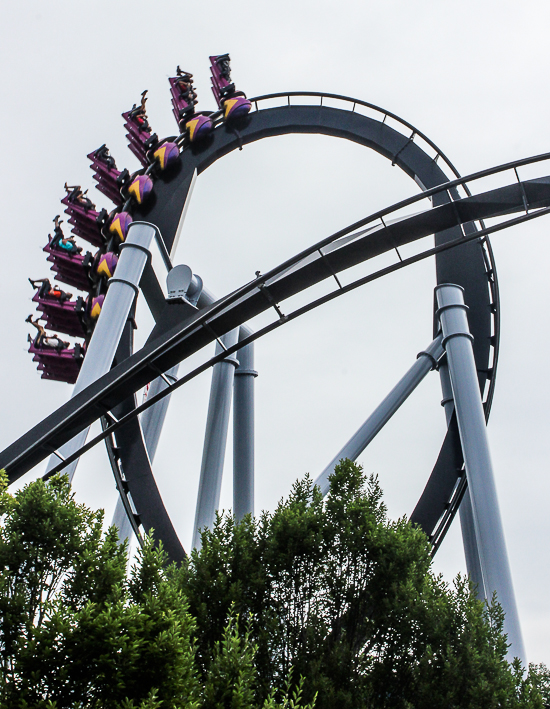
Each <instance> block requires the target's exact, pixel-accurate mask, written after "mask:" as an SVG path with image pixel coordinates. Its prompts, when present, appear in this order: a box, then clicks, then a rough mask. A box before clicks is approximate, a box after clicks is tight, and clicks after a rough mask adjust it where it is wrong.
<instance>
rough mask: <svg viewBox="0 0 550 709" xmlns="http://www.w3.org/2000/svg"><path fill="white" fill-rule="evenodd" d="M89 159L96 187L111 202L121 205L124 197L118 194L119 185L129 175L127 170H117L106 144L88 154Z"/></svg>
mask: <svg viewBox="0 0 550 709" xmlns="http://www.w3.org/2000/svg"><path fill="white" fill-rule="evenodd" d="M88 160H90V161H91V163H92V164H91V166H90V167H91V169H92V170H93V171H94V180H95V181H96V182H97V189H98V190H99V191H100V192H102V193H103V194H104V195H105V196H106V197H108V198H109V199H110V200H111V202H113V204H116V205H117V207H121V206H122V204H123V202H124V199H123V197H122V195H121V194H120V189H121V187H123V186H124V183H125V182H126V180H127V179H128V177H129V173H128V170H126V169H124V170H123V171H122V172H120V170H117V166H116V163H115V161H114V159H113V157H112V156H111V155H110V154H109V150H108V148H107V146H106V145H102V146H101V147H100V148H98V149H97V150H94V152H93V153H90V154H89V155H88Z"/></svg>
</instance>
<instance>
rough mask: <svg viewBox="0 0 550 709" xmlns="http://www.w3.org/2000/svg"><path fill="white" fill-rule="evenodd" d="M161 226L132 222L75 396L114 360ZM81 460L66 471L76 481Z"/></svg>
mask: <svg viewBox="0 0 550 709" xmlns="http://www.w3.org/2000/svg"><path fill="white" fill-rule="evenodd" d="M156 231H157V227H156V226H154V225H153V224H149V223H147V222H132V224H131V225H130V228H129V229H128V236H127V238H126V241H125V242H124V244H123V245H122V247H121V254H120V258H119V261H118V264H117V268H116V275H115V276H114V277H113V278H111V279H110V281H109V289H108V291H107V295H106V297H105V301H104V303H103V307H102V309H101V314H100V316H99V319H98V321H97V324H96V326H95V329H94V333H93V335H92V339H91V340H90V344H89V346H88V351H87V353H86V357H85V358H84V362H83V363H82V369H81V370H80V374H79V375H78V379H77V381H76V384H75V386H74V389H73V393H72V396H75V395H76V394H78V393H79V392H80V391H82V390H83V389H85V388H86V387H87V386H88V385H89V384H91V383H92V382H94V381H95V380H96V379H99V377H101V376H102V375H103V374H106V373H107V372H108V371H109V370H110V368H111V365H112V363H113V358H114V356H115V352H116V349H117V347H118V343H119V341H120V337H121V335H122V330H123V329H124V325H125V323H126V320H127V319H128V315H129V313H130V309H131V308H132V305H133V303H134V300H135V298H136V295H137V293H138V286H139V282H140V279H141V274H142V273H143V269H144V268H145V265H146V263H147V261H148V260H149V259H150V258H151V253H150V251H149V247H150V245H151V241H152V240H153V237H154V236H155V232H156ZM88 430H89V429H88V428H86V429H85V430H84V431H81V432H80V433H79V434H78V435H76V436H75V437H74V438H73V439H71V440H70V441H69V442H68V443H66V444H65V445H64V446H62V447H61V449H60V451H59V453H60V454H61V455H62V456H63V458H66V457H67V456H69V455H71V453H73V452H74V451H76V450H78V448H80V447H81V446H82V445H84V443H85V442H86V438H87V436H88ZM58 463H59V458H58V457H57V456H56V455H55V454H54V455H52V456H51V458H50V460H49V463H48V470H51V469H52V468H53V467H54V466H55V465H57V464H58ZM77 465H78V460H75V461H74V462H73V463H71V464H70V465H68V466H67V467H66V468H65V469H64V472H65V473H68V474H69V479H71V480H72V478H73V475H74V472H75V470H76V466H77Z"/></svg>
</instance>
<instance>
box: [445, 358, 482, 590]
mask: <svg viewBox="0 0 550 709" xmlns="http://www.w3.org/2000/svg"><path fill="white" fill-rule="evenodd" d="M439 378H440V380H441V392H442V394H443V400H442V401H441V405H442V406H443V409H444V410H445V418H446V419H447V426H448V425H449V422H450V420H451V417H452V415H453V411H454V409H455V402H454V399H453V388H452V386H451V376H450V374H449V365H448V364H447V358H446V357H445V358H444V359H443V360H442V361H441V363H440V365H439ZM459 513H460V528H461V530H462V544H463V546H464V556H465V557H466V568H467V569H468V576H469V577H470V579H471V580H472V581H473V583H474V584H475V585H476V587H477V595H478V597H479V598H480V599H481V600H484V599H485V597H486V594H485V586H484V583H483V573H482V571H481V557H480V555H479V549H478V546H477V539H476V531H475V527H474V513H473V510H472V498H471V497H470V490H469V488H466V492H465V493H464V497H463V498H462V502H461V503H460V508H459Z"/></svg>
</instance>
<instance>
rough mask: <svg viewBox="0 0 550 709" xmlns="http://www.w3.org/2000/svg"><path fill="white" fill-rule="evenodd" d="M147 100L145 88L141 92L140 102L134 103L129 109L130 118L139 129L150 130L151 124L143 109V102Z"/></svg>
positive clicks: (148, 131)
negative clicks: (138, 103) (137, 104)
mask: <svg viewBox="0 0 550 709" xmlns="http://www.w3.org/2000/svg"><path fill="white" fill-rule="evenodd" d="M146 102H147V90H146V91H143V92H142V94H141V103H140V105H139V106H136V105H135V104H134V107H133V108H132V110H131V111H130V118H132V119H134V120H135V121H136V123H137V124H138V126H139V129H140V131H146V132H147V133H150V132H151V126H150V125H149V121H148V120H147V113H146V111H145V103H146Z"/></svg>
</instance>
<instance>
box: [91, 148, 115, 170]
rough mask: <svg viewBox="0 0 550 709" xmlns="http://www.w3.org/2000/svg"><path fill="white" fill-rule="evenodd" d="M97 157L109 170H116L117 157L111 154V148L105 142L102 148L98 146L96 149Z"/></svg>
mask: <svg viewBox="0 0 550 709" xmlns="http://www.w3.org/2000/svg"><path fill="white" fill-rule="evenodd" d="M95 157H96V158H97V159H98V160H99V161H100V162H102V163H103V164H104V165H106V166H107V167H108V168H109V170H116V163H115V159H114V157H113V156H112V155H110V154H109V148H108V147H107V146H106V145H105V143H103V145H102V146H101V148H98V149H97V150H96V151H95Z"/></svg>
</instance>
